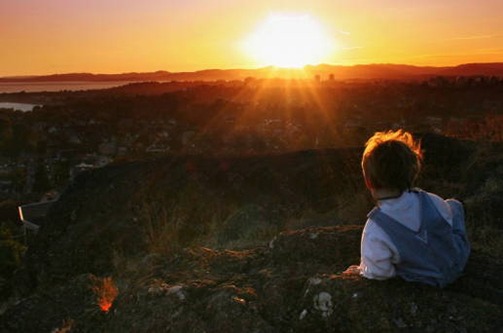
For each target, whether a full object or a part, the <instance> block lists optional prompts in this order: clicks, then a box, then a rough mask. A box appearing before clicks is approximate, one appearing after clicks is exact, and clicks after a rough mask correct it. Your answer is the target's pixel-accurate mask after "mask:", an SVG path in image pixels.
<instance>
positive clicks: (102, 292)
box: [92, 277, 119, 312]
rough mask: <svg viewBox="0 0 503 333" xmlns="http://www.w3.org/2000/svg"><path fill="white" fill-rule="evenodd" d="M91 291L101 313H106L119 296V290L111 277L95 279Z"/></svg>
mask: <svg viewBox="0 0 503 333" xmlns="http://www.w3.org/2000/svg"><path fill="white" fill-rule="evenodd" d="M92 290H93V292H94V294H95V295H96V297H97V301H96V302H97V304H98V306H99V307H100V309H101V311H103V312H108V311H109V310H110V308H111V307H112V304H113V302H114V300H115V298H116V297H117V295H119V289H118V288H117V286H116V285H115V283H114V281H113V279H112V278H111V277H105V278H102V279H100V278H97V279H96V280H95V284H94V286H92Z"/></svg>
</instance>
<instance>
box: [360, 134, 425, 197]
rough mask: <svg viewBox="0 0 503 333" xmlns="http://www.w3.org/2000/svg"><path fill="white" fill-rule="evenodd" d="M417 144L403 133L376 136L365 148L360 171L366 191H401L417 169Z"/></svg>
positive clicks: (420, 158) (414, 175) (418, 169)
mask: <svg viewBox="0 0 503 333" xmlns="http://www.w3.org/2000/svg"><path fill="white" fill-rule="evenodd" d="M421 161H422V154H421V149H420V146H419V143H418V142H416V141H414V138H413V137H412V135H411V134H410V133H409V132H405V131H403V130H398V131H388V132H376V133H375V134H374V135H373V136H372V137H371V138H370V139H369V140H368V141H367V143H366V144H365V151H364V152H363V157H362V168H363V174H364V177H365V183H366V184H367V187H369V189H377V190H378V189H388V190H400V191H404V190H407V189H409V188H411V187H412V186H413V184H414V181H415V180H416V177H417V175H418V173H419V171H420V169H421Z"/></svg>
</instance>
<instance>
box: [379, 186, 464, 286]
mask: <svg viewBox="0 0 503 333" xmlns="http://www.w3.org/2000/svg"><path fill="white" fill-rule="evenodd" d="M417 195H418V197H419V201H420V214H421V218H420V227H419V230H418V231H414V230H412V229H409V228H408V227H406V225H404V224H402V223H400V222H398V221H396V220H395V219H393V218H392V217H390V216H388V215H386V214H385V213H383V212H382V211H381V210H380V209H379V208H376V209H373V210H372V211H371V212H370V214H369V218H370V219H371V220H372V221H374V222H375V223H376V224H377V225H378V226H379V227H381V228H382V229H383V230H384V232H386V234H387V235H388V236H389V237H390V239H391V241H392V242H393V244H394V245H395V247H396V248H397V250H398V253H399V255H400V262H399V263H398V264H396V267H395V268H396V274H397V276H400V277H402V278H403V279H404V280H407V281H415V282H421V283H426V284H429V285H434V286H440V287H443V286H445V285H446V284H448V283H450V282H452V281H454V280H455V279H456V278H457V277H458V276H459V274H460V272H461V270H462V269H463V267H464V263H465V262H463V260H460V259H461V258H459V249H458V247H457V245H456V242H455V240H454V235H453V229H452V227H451V226H450V225H449V223H448V222H447V221H446V220H445V219H444V218H443V217H442V216H441V215H440V213H439V212H438V211H437V209H436V207H435V206H434V204H433V202H432V201H431V199H430V198H429V196H428V194H427V193H426V192H424V191H419V192H418V193H417ZM460 261H461V262H460Z"/></svg>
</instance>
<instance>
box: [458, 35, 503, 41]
mask: <svg viewBox="0 0 503 333" xmlns="http://www.w3.org/2000/svg"><path fill="white" fill-rule="evenodd" d="M500 37H503V35H473V36H460V37H455V38H451V39H450V40H473V39H492V38H500Z"/></svg>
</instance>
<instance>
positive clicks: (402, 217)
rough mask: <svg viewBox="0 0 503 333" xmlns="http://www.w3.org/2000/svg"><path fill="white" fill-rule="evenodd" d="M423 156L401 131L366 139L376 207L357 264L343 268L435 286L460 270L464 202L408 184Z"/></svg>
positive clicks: (367, 173) (365, 164)
mask: <svg viewBox="0 0 503 333" xmlns="http://www.w3.org/2000/svg"><path fill="white" fill-rule="evenodd" d="M421 161H422V155H421V151H420V147H419V144H418V143H417V142H415V141H414V139H413V137H412V135H411V134H410V133H408V132H405V131H403V130H398V131H396V132H392V131H390V132H377V133H375V134H374V136H372V137H371V138H370V139H369V140H368V141H367V143H366V145H365V151H364V153H363V158H362V168H363V176H364V178H365V184H366V186H367V188H368V189H369V191H370V193H371V195H372V197H373V198H374V200H376V202H377V206H376V207H375V208H374V209H373V210H372V211H371V212H370V213H369V214H368V220H367V223H366V224H365V228H364V230H363V235H362V241H361V262H360V265H359V266H351V267H349V268H348V270H346V272H345V273H350V274H351V273H359V274H361V275H362V276H364V277H366V278H369V279H376V280H384V279H388V278H391V277H394V276H399V277H401V278H402V279H404V280H406V281H414V282H420V283H425V284H429V285H433V286H438V287H443V286H445V285H447V284H449V283H451V282H453V281H454V280H455V279H456V278H458V277H459V276H460V275H461V272H462V271H463V269H464V267H465V265H466V262H467V260H468V256H469V253H470V246H469V243H468V240H467V238H466V230H465V223H464V211H463V205H462V204H461V203H460V202H459V201H457V200H454V199H448V200H443V199H442V198H440V197H439V196H437V195H435V194H432V193H428V192H425V191H423V190H420V189H414V188H412V185H413V184H414V181H415V179H416V176H417V175H418V173H419V171H420V168H421Z"/></svg>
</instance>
